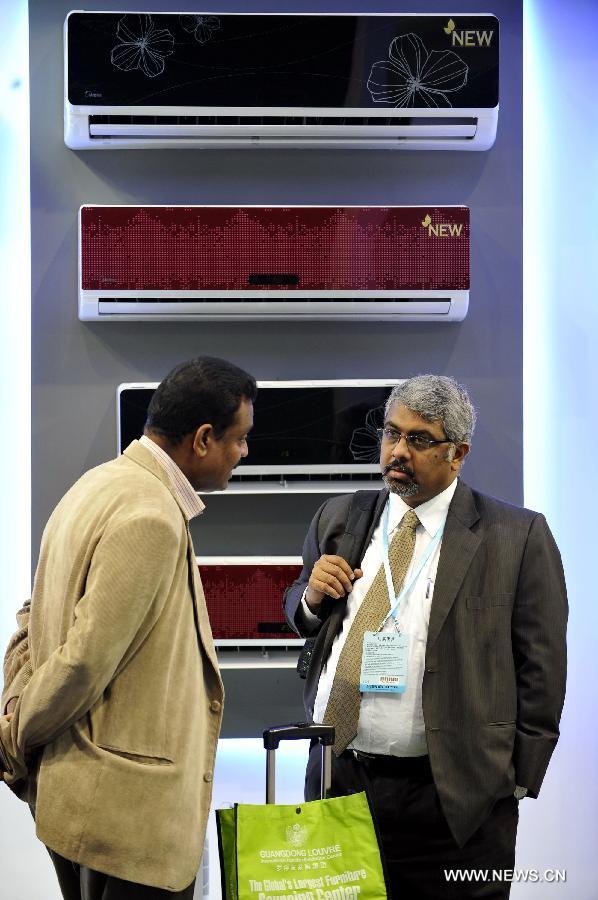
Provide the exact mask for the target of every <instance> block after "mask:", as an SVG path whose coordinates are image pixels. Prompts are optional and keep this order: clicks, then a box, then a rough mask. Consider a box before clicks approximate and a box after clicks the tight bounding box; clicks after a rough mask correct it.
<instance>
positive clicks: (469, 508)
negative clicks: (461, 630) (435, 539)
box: [427, 481, 481, 650]
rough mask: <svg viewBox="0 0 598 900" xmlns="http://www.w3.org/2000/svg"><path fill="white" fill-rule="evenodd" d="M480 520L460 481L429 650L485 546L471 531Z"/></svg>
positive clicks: (433, 612) (452, 508)
mask: <svg viewBox="0 0 598 900" xmlns="http://www.w3.org/2000/svg"><path fill="white" fill-rule="evenodd" d="M479 518H480V516H479V513H478V510H477V507H476V505H475V500H474V498H473V494H472V492H471V490H470V488H468V487H467V485H466V484H464V483H463V482H462V481H459V483H458V484H457V489H456V491H455V495H454V497H453V499H452V502H451V505H450V506H449V511H448V516H447V518H446V525H445V529H444V535H443V538H442V546H441V548H440V558H439V560H438V571H437V573H436V584H435V586H434V597H433V599H432V609H431V611H430V624H429V626H428V642H427V650H429V649H430V648H431V647H432V646H433V645H434V642H435V641H436V639H437V637H438V635H439V634H440V629H441V628H442V626H443V625H444V622H445V620H446V617H447V616H448V614H449V612H450V609H451V607H452V605H453V603H454V602H455V598H456V596H457V594H458V592H459V588H460V587H461V585H462V583H463V579H464V578H465V575H466V573H467V570H468V569H469V566H470V565H471V561H472V559H473V557H474V556H475V554H476V552H477V549H478V547H479V545H480V543H481V538H480V537H478V535H477V534H474V533H473V531H471V527H472V526H473V525H474V524H475V523H476V522H477V521H478V520H479Z"/></svg>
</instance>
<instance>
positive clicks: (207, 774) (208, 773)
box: [203, 772, 214, 784]
mask: <svg viewBox="0 0 598 900" xmlns="http://www.w3.org/2000/svg"><path fill="white" fill-rule="evenodd" d="M213 777H214V776H213V775H212V773H211V772H206V773H205V775H204V777H203V780H204V781H207V782H208V784H209V783H210V781H211V780H212V778H213Z"/></svg>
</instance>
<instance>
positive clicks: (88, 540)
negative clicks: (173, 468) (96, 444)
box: [0, 441, 224, 891]
mask: <svg viewBox="0 0 598 900" xmlns="http://www.w3.org/2000/svg"><path fill="white" fill-rule="evenodd" d="M20 624H22V623H20ZM24 643H25V642H24V641H21V647H22V646H23V645H24ZM28 644H29V647H28V650H29V653H28V654H27V653H26V652H25V653H23V663H24V665H23V666H21V668H20V677H21V681H22V682H24V681H27V683H26V685H25V686H23V684H22V683H21V685H20V686H19V690H20V689H21V688H22V693H21V694H20V697H19V699H18V702H17V705H16V707H15V711H14V715H13V718H12V721H11V722H10V723H8V722H7V721H6V719H2V720H0V755H1V757H3V760H4V764H5V767H9V768H10V770H11V771H12V773H13V778H17V777H19V776H22V775H23V774H24V772H25V769H26V766H25V753H26V752H27V753H30V752H31V751H32V750H33V749H34V748H35V747H40V746H41V747H42V748H43V750H42V755H41V764H40V768H39V774H38V778H37V804H36V816H35V819H36V828H37V835H38V837H39V839H40V840H41V841H43V842H44V843H45V844H46V845H48V846H49V847H51V848H52V849H53V850H56V851H57V852H58V853H60V854H61V855H62V856H64V857H66V858H67V859H70V860H73V861H75V862H78V863H80V864H83V865H86V866H89V867H90V868H93V869H97V870H99V871H101V872H106V873H108V874H110V875H114V876H117V877H119V878H123V879H126V880H128V881H134V882H139V883H141V884H149V885H152V886H155V887H160V888H165V889H167V890H171V891H179V890H182V889H183V888H185V887H186V886H187V885H188V884H190V882H191V881H192V880H193V878H194V876H195V874H196V872H197V869H198V866H199V862H200V858H201V853H202V849H203V841H204V834H205V828H206V821H207V816H208V812H209V807H210V800H211V788H212V772H213V767H214V757H215V753H216V744H217V740H218V734H219V731H220V724H221V718H222V702H223V698H224V692H223V687H222V681H221V679H220V675H219V673H218V665H217V662H216V656H215V651H214V645H213V642H212V635H211V631H210V626H209V622H208V617H207V611H206V606H205V601H204V595H203V590H202V586H201V582H200V579H199V573H198V570H197V566H196V565H195V553H194V550H193V545H192V542H191V535H190V533H189V527H188V523H187V521H186V519H185V517H184V515H183V512H182V510H181V508H180V506H179V504H178V502H177V499H176V495H175V493H174V491H173V489H172V487H171V484H170V481H169V479H168V476H167V475H166V473H165V472H164V470H163V469H162V468H161V466H160V465H159V463H158V462H157V461H156V460H155V459H154V457H153V456H152V455H151V453H149V452H148V451H147V450H146V449H145V448H144V447H142V446H141V445H140V444H139V443H138V442H137V441H134V442H133V443H132V444H131V445H130V446H129V447H128V449H127V450H126V451H125V453H124V455H123V456H121V457H119V458H118V459H116V460H113V461H112V462H109V463H106V464H104V465H102V466H99V467H98V468H96V469H92V470H91V471H90V472H88V473H87V474H85V475H84V476H83V477H82V478H81V479H80V480H79V481H78V482H77V483H76V484H75V485H74V486H73V487H72V488H71V489H70V491H68V493H67V494H66V495H65V496H64V497H63V499H62V500H61V501H60V503H59V504H58V506H57V507H56V509H55V510H54V512H53V513H52V516H51V517H50V520H49V522H48V525H47V526H46V530H45V532H44V536H43V539H42V546H41V551H40V558H39V564H38V568H37V572H36V576H35V583H34V590H33V597H32V601H31V613H30V620H29V629H28ZM27 656H29V658H30V666H31V671H30V672H29V671H28V662H27V659H26V657H27ZM18 668H19V666H18V665H17V669H18ZM12 674H13V675H14V673H12ZM24 676H26V677H24ZM18 680H19V676H18V675H17V679H16V682H15V683H18ZM4 699H5V700H6V699H7V698H6V696H5V698H4ZM0 761H2V760H1V759H0Z"/></svg>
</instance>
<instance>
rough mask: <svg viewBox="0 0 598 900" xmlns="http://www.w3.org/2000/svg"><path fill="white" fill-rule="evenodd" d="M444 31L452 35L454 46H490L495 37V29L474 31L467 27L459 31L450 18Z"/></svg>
mask: <svg viewBox="0 0 598 900" xmlns="http://www.w3.org/2000/svg"><path fill="white" fill-rule="evenodd" d="M444 33H445V34H449V35H450V37H451V42H452V45H453V47H489V46H490V45H491V43H492V38H493V37H494V30H492V31H474V30H473V29H467V30H462V31H458V30H457V26H456V25H455V23H454V22H453V20H452V19H449V20H448V22H447V24H446V26H445V29H444Z"/></svg>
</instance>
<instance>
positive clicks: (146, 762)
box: [96, 744, 173, 766]
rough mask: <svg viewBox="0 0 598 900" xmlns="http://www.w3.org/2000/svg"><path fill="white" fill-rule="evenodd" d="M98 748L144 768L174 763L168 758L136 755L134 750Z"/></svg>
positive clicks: (106, 745)
mask: <svg viewBox="0 0 598 900" xmlns="http://www.w3.org/2000/svg"><path fill="white" fill-rule="evenodd" d="M96 746H97V747H99V748H100V750H105V751H106V753H111V754H112V755H113V756H119V757H120V758H121V759H128V760H130V761H131V762H136V763H139V764H140V765H143V766H171V765H172V763H173V760H172V759H169V758H168V757H166V756H148V755H147V754H145V753H136V752H135V751H134V750H123V749H122V748H120V747H110V746H109V745H108V744H96Z"/></svg>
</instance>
